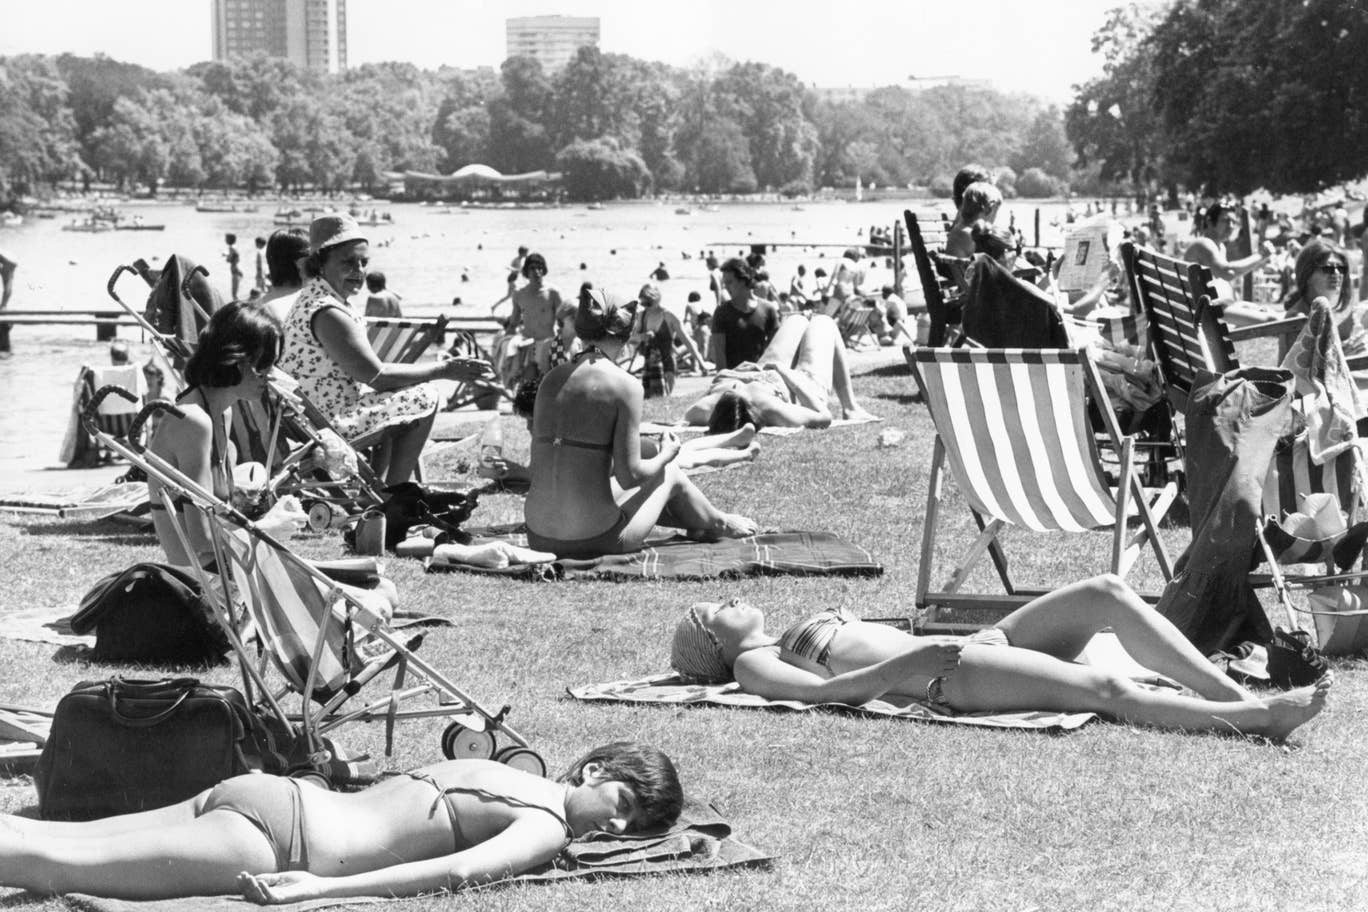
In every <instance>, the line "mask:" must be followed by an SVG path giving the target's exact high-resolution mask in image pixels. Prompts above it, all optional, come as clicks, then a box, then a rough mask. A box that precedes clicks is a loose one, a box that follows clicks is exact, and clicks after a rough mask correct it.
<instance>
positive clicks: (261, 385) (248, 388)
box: [147, 302, 282, 567]
mask: <svg viewBox="0 0 1368 912" xmlns="http://www.w3.org/2000/svg"><path fill="white" fill-rule="evenodd" d="M281 335H282V333H281V329H280V324H279V323H277V322H276V319H275V317H273V316H271V313H270V311H269V310H267V309H266V308H265V307H263V306H262V305H260V304H241V303H237V302H234V303H232V304H228V305H226V306H224V307H221V308H220V309H218V310H217V311H215V312H214V316H213V317H212V318H211V319H210V320H209V324H208V325H207V326H206V327H205V328H204V332H203V333H201V334H200V339H199V343H198V344H197V345H196V347H195V353H194V354H193V355H191V356H190V360H189V361H188V362H186V365H185V382H186V390H185V392H183V393H181V395H180V396H179V397H178V398H177V400H176V404H177V406H178V407H179V408H180V410H181V412H182V414H183V417H180V418H177V417H176V416H174V415H171V414H167V413H163V414H162V417H161V419H160V420H159V421H158V422H157V429H156V431H155V433H153V435H152V441H151V443H150V444H148V450H150V451H151V452H152V453H155V454H156V455H157V456H160V457H161V458H162V459H164V460H166V461H167V462H168V463H170V464H171V466H172V467H173V468H176V469H178V470H180V472H181V473H182V474H184V475H186V476H188V477H189V478H190V480H191V481H194V482H196V483H197V484H199V486H200V487H202V488H204V489H206V490H209V491H213V492H214V494H215V495H217V496H218V497H220V498H223V499H225V500H226V499H228V498H230V497H231V496H232V493H233V465H234V463H235V462H236V460H235V459H234V453H233V446H232V443H231V441H230V440H229V434H228V429H229V428H230V427H231V426H232V409H233V407H234V406H235V405H236V404H237V403H238V402H239V401H240V400H252V399H260V398H261V396H262V394H263V393H264V392H265V391H266V378H267V376H268V375H269V374H270V373H271V369H272V367H273V366H274V365H275V363H276V359H277V358H278V357H279V355H280V346H281ZM160 489H161V485H160V483H159V482H158V481H157V479H156V478H155V477H152V478H149V479H148V482H147V490H148V494H149V500H150V503H151V507H152V523H153V525H154V527H155V528H156V530H157V539H158V540H159V541H160V542H161V545H162V549H163V550H164V551H165V552H166V559H167V561H169V562H170V563H172V564H175V565H176V566H178V567H188V566H190V565H191V563H192V561H193V562H194V563H198V564H200V565H201V566H204V565H205V564H207V563H208V562H209V561H211V560H212V559H213V554H214V552H213V546H212V544H211V543H210V539H209V533H208V531H207V530H206V529H204V528H203V526H202V525H201V524H200V522H199V521H198V519H193V520H192V521H191V522H187V523H186V533H187V536H188V537H189V539H190V543H191V545H192V546H193V547H194V549H195V551H196V554H195V555H190V554H187V553H186V550H185V547H184V546H183V545H182V543H181V539H180V536H179V535H177V534H176V531H175V526H174V524H173V522H172V520H171V518H170V517H168V516H167V515H166V513H165V510H164V504H163V503H162V500H161V497H160V496H159V494H158V491H159V490H160ZM188 515H190V516H192V517H198V514H197V513H195V512H194V511H191V514H188Z"/></svg>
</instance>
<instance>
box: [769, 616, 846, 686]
mask: <svg viewBox="0 0 1368 912" xmlns="http://www.w3.org/2000/svg"><path fill="white" fill-rule="evenodd" d="M854 620H858V618H856V617H855V615H853V614H851V613H850V612H849V611H847V610H846V609H844V608H828V609H826V610H825V611H821V612H818V613H817V614H814V615H813V616H812V617H810V618H808V619H807V620H805V621H799V622H798V623H796V624H794V625H793V626H792V627H790V628H789V629H788V630H785V631H784V632H783V633H782V634H781V635H780V636H779V658H780V659H782V660H783V661H785V662H789V664H794V663H793V662H792V661H791V660H792V659H794V658H799V659H805V660H806V661H808V662H811V663H812V664H814V665H819V666H821V667H822V668H825V669H826V670H827V671H831V666H830V665H829V664H828V659H829V657H830V653H831V641H832V640H834V639H836V631H838V630H840V629H841V628H842V627H844V626H845V625H846V624H849V623H850V622H851V621H854Z"/></svg>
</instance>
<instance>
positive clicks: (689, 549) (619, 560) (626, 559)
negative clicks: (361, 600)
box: [426, 527, 883, 580]
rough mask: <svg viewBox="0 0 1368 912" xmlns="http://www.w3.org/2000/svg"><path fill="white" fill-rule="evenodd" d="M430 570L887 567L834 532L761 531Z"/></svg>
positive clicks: (698, 574) (782, 571) (618, 576)
mask: <svg viewBox="0 0 1368 912" xmlns="http://www.w3.org/2000/svg"><path fill="white" fill-rule="evenodd" d="M469 531H470V533H471V535H472V536H473V537H474V543H476V544H478V543H480V542H482V541H489V540H504V541H508V542H511V543H512V544H515V545H519V546H522V547H526V546H527V535H526V533H524V532H522V531H521V527H518V528H517V529H516V530H509V529H487V530H483V532H484V534H482V533H481V530H469ZM426 566H427V569H428V572H436V571H443V570H467V571H470V572H473V573H495V574H499V575H502V576H516V577H523V578H526V579H612V580H632V579H642V580H662V579H734V578H736V577H741V576H760V575H767V574H770V575H798V576H879V575H880V574H882V573H883V565H882V564H879V563H878V562H877V561H875V560H874V556H873V555H872V554H870V553H869V552H868V551H866V550H865V549H864V548H861V547H860V546H858V545H854V544H851V543H850V542H847V541H845V540H844V539H841V538H839V537H838V536H836V535H833V534H832V533H830V532H763V533H761V534H759V535H752V536H751V537H749V538H731V539H723V540H722V541H718V542H695V541H689V540H688V539H685V538H669V539H663V540H660V541H653V542H651V543H649V544H648V546H647V547H646V548H643V549H642V550H640V551H636V552H633V553H631V554H607V555H604V556H603V557H596V558H591V559H587V560H570V559H565V560H557V561H554V562H552V563H549V564H523V565H516V566H512V567H506V568H502V569H488V568H480V567H471V566H469V565H466V564H446V563H443V562H442V561H440V560H435V559H433V558H429V559H428V560H427V564H426Z"/></svg>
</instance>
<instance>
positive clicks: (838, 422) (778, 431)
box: [640, 415, 883, 437]
mask: <svg viewBox="0 0 1368 912" xmlns="http://www.w3.org/2000/svg"><path fill="white" fill-rule="evenodd" d="M881 421H883V419H882V418H880V417H878V416H877V415H870V416H869V417H868V418H837V419H835V420H834V421H832V422H831V424H829V425H827V426H826V427H825V428H821V430H824V431H829V430H832V429H833V428H845V427H855V426H856V425H860V424H876V423H878V422H881ZM806 430H808V429H807V428H800V427H762V428H761V429H760V433H761V434H766V435H768V436H770V437H792V436H793V435H794V434H801V433H803V432H804V431H806ZM640 431H641V433H643V434H663V433H664V432H665V431H673V432H674V433H676V434H706V433H707V432H708V429H707V428H706V427H703V426H702V425H699V424H686V423H685V422H684V420H683V419H680V420H679V421H678V422H677V423H675V424H660V423H658V422H655V421H643V422H642V423H641V427H640Z"/></svg>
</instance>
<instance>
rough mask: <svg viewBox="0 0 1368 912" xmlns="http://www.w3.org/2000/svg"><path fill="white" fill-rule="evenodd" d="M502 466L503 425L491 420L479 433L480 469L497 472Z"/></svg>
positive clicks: (493, 419) (494, 419) (498, 420)
mask: <svg viewBox="0 0 1368 912" xmlns="http://www.w3.org/2000/svg"><path fill="white" fill-rule="evenodd" d="M502 466H503V423H502V421H500V419H499V418H497V417H496V418H491V419H489V421H488V422H486V423H485V426H484V430H482V431H481V432H480V467H481V468H484V469H490V470H493V471H498V470H499V469H501V468H502Z"/></svg>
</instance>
